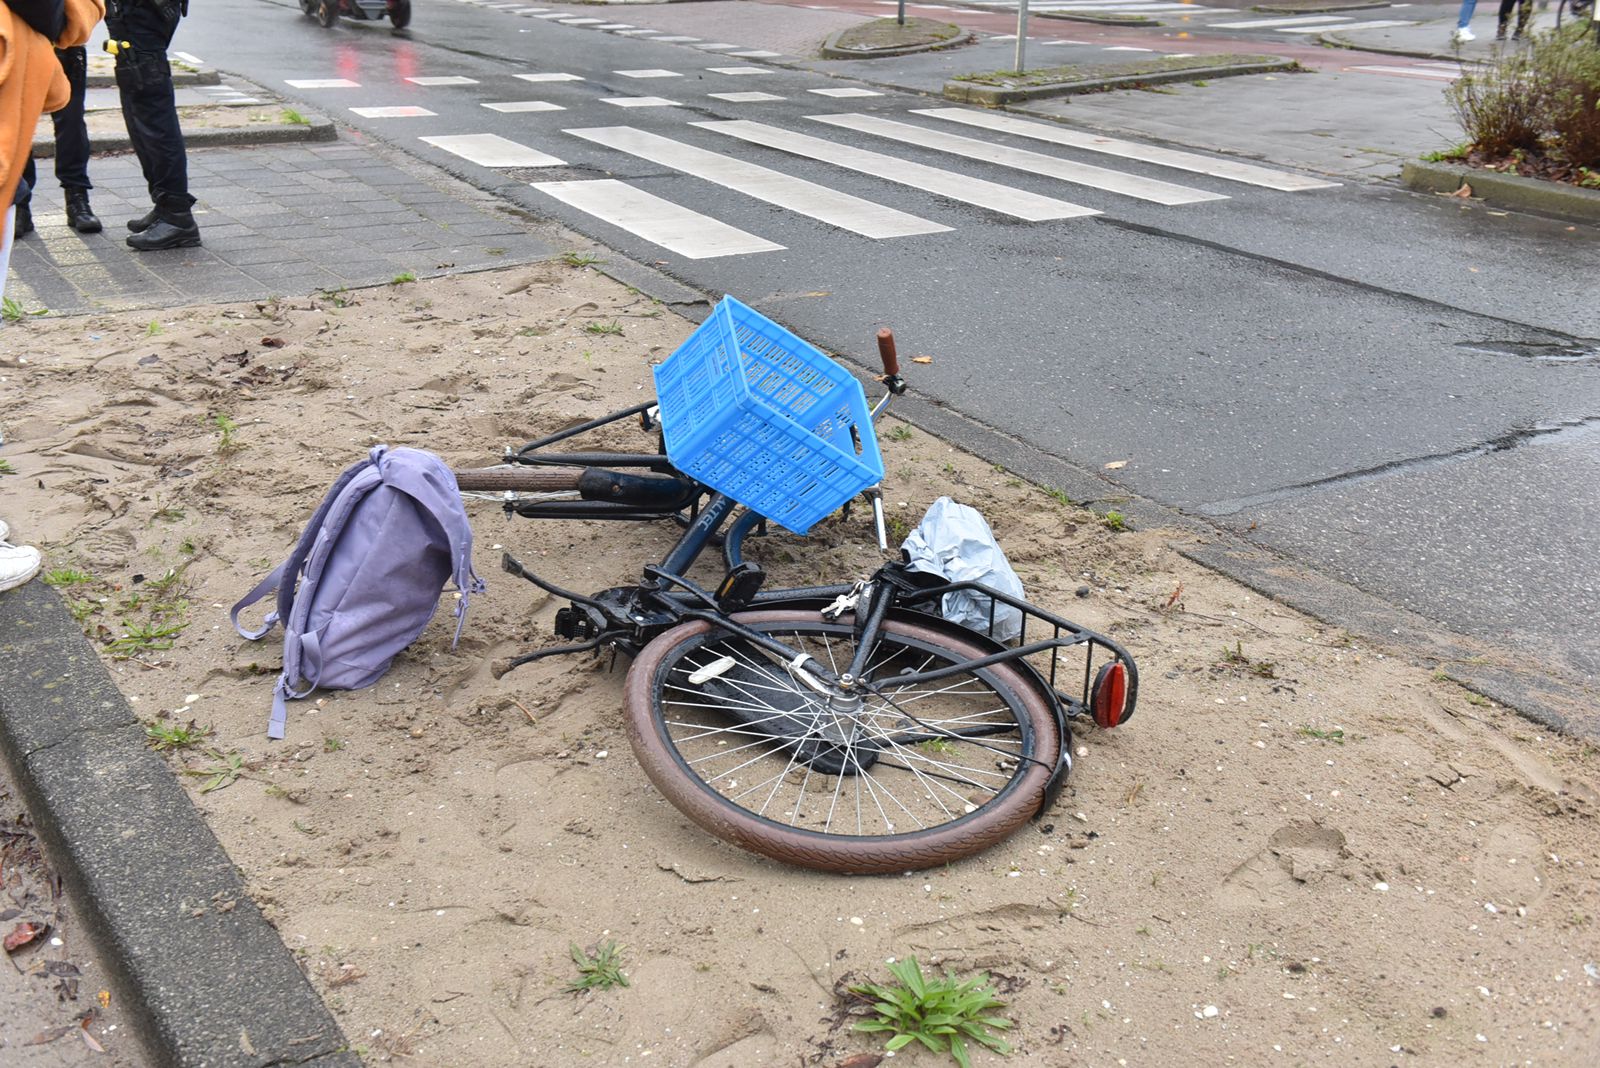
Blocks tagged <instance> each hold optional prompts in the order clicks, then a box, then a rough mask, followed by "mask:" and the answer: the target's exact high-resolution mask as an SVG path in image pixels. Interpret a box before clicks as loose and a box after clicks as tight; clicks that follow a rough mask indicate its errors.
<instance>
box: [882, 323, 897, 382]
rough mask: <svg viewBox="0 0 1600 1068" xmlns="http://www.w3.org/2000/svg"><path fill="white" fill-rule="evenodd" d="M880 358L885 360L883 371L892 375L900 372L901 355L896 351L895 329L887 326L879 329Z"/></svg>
mask: <svg viewBox="0 0 1600 1068" xmlns="http://www.w3.org/2000/svg"><path fill="white" fill-rule="evenodd" d="M878 358H879V359H881V360H882V361H883V373H884V374H886V375H889V376H891V377H893V376H895V375H898V374H899V373H900V357H899V356H896V355H895V351H894V331H893V330H890V329H889V328H888V327H887V326H886V327H884V328H883V329H882V330H879V331H878Z"/></svg>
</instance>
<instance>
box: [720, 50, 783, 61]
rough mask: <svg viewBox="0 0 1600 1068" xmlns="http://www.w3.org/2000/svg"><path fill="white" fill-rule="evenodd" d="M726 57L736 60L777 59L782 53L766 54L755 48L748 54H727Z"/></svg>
mask: <svg viewBox="0 0 1600 1068" xmlns="http://www.w3.org/2000/svg"><path fill="white" fill-rule="evenodd" d="M728 55H730V56H733V57H735V58H737V59H777V58H778V57H779V56H781V55H783V53H782V52H767V51H764V50H763V49H760V48H755V49H751V50H750V51H748V52H729V53H728Z"/></svg>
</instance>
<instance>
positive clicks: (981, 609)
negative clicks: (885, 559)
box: [900, 497, 1022, 642]
mask: <svg viewBox="0 0 1600 1068" xmlns="http://www.w3.org/2000/svg"><path fill="white" fill-rule="evenodd" d="M900 549H901V551H902V552H903V553H905V555H906V560H907V562H908V563H909V564H910V566H911V570H913V571H926V572H928V573H930V574H934V575H942V576H943V577H944V578H946V579H948V580H949V581H951V582H981V583H983V584H984V585H985V586H989V587H991V588H992V589H995V590H998V591H999V592H1001V593H1005V594H1009V595H1011V596H1013V597H1016V598H1018V599H1019V600H1020V599H1022V580H1021V579H1019V578H1017V573H1016V572H1015V571H1013V570H1011V564H1010V563H1008V562H1007V561H1006V554H1005V553H1004V552H1002V551H1001V550H1000V543H999V542H997V541H995V538H994V531H992V530H990V529H989V524H988V521H986V520H985V519H984V518H983V516H982V515H981V514H980V513H979V512H978V510H977V509H975V508H969V507H968V506H967V505H964V504H957V503H956V502H955V501H952V500H951V499H950V498H949V497H940V498H939V499H938V500H936V501H934V502H933V504H932V505H931V506H929V508H928V514H927V515H925V516H923V517H922V522H921V523H919V524H917V529H915V530H913V531H912V532H911V535H910V537H908V538H906V540H905V543H904V544H902V545H901V546H900ZM991 605H994V630H993V632H990V630H989V610H990V606H991ZM939 614H940V615H942V616H944V618H946V619H948V620H950V621H951V622H952V623H960V624H961V625H962V626H966V627H971V628H972V629H973V630H976V631H980V632H982V633H985V634H989V635H990V636H991V637H993V638H995V639H997V640H998V641H1003V642H1009V641H1012V640H1013V639H1015V638H1016V637H1017V636H1018V635H1019V634H1021V633H1022V613H1021V612H1020V611H1019V610H1017V609H1015V608H1013V607H1011V606H1010V605H1008V604H1004V603H999V602H996V601H995V600H994V598H992V597H988V596H985V595H984V594H981V593H977V592H974V591H972V590H952V591H951V592H950V593H947V594H945V595H944V597H943V598H942V600H941V602H940V605H939Z"/></svg>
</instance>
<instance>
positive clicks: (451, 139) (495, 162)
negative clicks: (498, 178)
mask: <svg viewBox="0 0 1600 1068" xmlns="http://www.w3.org/2000/svg"><path fill="white" fill-rule="evenodd" d="M418 140H421V141H423V142H425V143H427V144H430V145H432V146H433V147H435V148H442V149H444V150H445V151H446V152H452V153H454V154H455V155H457V156H460V157H461V158H462V159H464V160H468V161H470V162H472V163H476V164H478V165H479V166H481V167H561V166H565V165H566V161H565V160H559V159H556V157H554V156H552V155H549V154H547V153H544V152H540V151H539V150H538V149H536V148H529V147H528V146H527V145H519V144H518V143H517V142H515V141H508V140H506V139H505V138H504V137H501V136H500V135H498V134H448V135H445V136H440V137H423V138H419V139H418Z"/></svg>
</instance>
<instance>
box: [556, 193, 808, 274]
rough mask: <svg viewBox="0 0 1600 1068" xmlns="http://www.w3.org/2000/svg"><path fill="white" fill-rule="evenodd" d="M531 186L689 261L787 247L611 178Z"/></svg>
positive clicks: (777, 249) (772, 250)
mask: <svg viewBox="0 0 1600 1068" xmlns="http://www.w3.org/2000/svg"><path fill="white" fill-rule="evenodd" d="M532 185H533V188H535V189H537V190H539V191H540V192H541V193H548V194H549V195H550V196H552V197H555V198H556V199H557V200H559V201H561V202H562V203H563V204H567V205H569V206H571V207H574V208H577V209H578V210H579V211H582V212H585V213H587V214H589V215H593V216H594V217H595V218H597V219H599V220H600V221H602V222H607V223H610V224H611V225H612V226H618V227H621V228H622V229H624V230H627V231H628V232H629V233H632V234H637V235H638V236H639V237H642V238H644V239H645V240H646V241H649V242H650V243H651V244H655V245H660V246H661V247H662V248H664V249H667V250H668V251H669V252H676V253H677V254H678V255H680V256H686V257H688V258H689V259H691V260H704V259H712V258H714V257H717V256H742V255H745V254H747V253H751V252H777V251H781V250H782V249H783V246H782V245H778V244H774V243H773V242H771V241H768V240H766V239H765V238H761V237H757V236H755V235H754V234H747V233H745V232H744V231H743V230H739V229H736V228H734V227H732V226H729V225H728V224H727V223H724V222H718V221H717V220H716V219H713V218H711V217H710V216H707V215H701V214H700V213H699V212H697V211H690V210H689V209H688V208H685V207H683V206H681V205H678V204H674V203H672V202H671V201H670V200H662V199H661V198H660V197H658V196H654V195H652V194H650V193H646V192H645V191H644V190H642V189H635V188H634V187H633V186H631V185H627V184H626V183H624V182H618V181H614V180H612V179H609V178H602V179H599V180H596V181H588V182H534V183H532Z"/></svg>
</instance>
